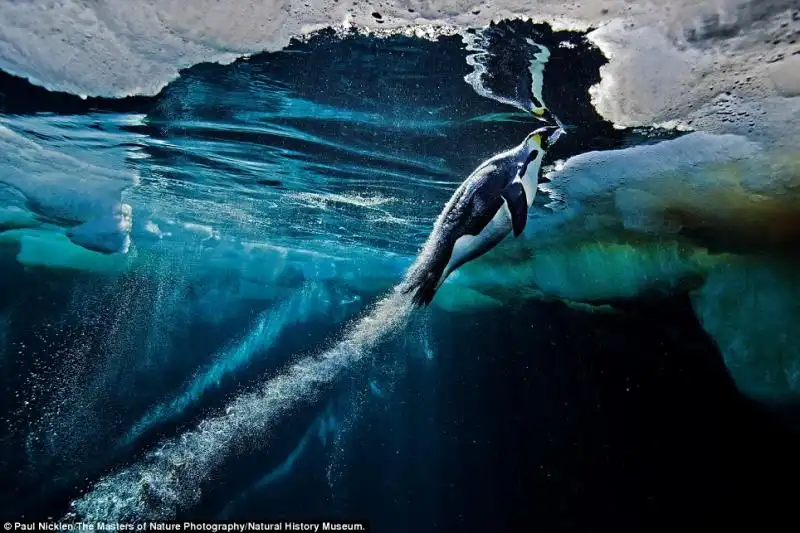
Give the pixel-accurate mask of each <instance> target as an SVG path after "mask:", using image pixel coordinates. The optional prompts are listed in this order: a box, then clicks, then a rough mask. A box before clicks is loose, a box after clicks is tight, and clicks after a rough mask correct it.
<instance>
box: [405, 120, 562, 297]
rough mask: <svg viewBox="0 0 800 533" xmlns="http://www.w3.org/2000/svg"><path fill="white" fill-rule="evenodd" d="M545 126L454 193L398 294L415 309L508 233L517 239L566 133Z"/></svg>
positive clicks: (492, 160)
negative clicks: (544, 167)
mask: <svg viewBox="0 0 800 533" xmlns="http://www.w3.org/2000/svg"><path fill="white" fill-rule="evenodd" d="M563 131H564V130H563V129H562V128H561V126H545V127H543V128H539V129H537V130H536V131H534V132H533V133H530V134H529V135H528V136H527V137H526V138H525V140H524V141H523V142H522V144H520V145H519V146H516V147H514V148H512V149H510V150H508V151H506V152H502V153H500V154H497V155H495V156H493V157H492V158H490V159H488V160H486V161H484V162H483V163H481V165H480V166H479V167H478V168H476V169H475V170H474V171H473V172H472V174H470V176H469V177H468V178H467V179H466V180H465V181H464V183H462V184H461V186H460V187H459V188H458V189H457V190H456V192H455V193H454V194H453V196H452V197H451V198H450V201H448V202H447V205H446V206H445V207H444V210H442V212H441V214H440V215H439V218H438V219H437V220H436V223H435V224H434V227H433V231H432V232H431V234H430V236H429V237H428V240H427V242H426V243H425V246H424V247H423V248H422V251H421V252H420V254H419V257H418V258H417V260H416V262H415V263H414V264H413V265H412V266H411V268H410V269H409V271H408V274H407V275H406V277H405V279H404V281H403V283H401V285H400V286H399V291H400V292H402V293H403V294H409V293H412V292H413V296H412V300H413V302H414V304H415V305H417V306H423V305H428V304H429V303H430V302H431V300H433V296H434V294H436V291H437V290H438V289H439V287H440V286H441V285H442V283H444V281H445V280H446V279H447V277H448V276H449V275H450V274H451V273H452V272H453V271H454V270H456V269H457V268H459V267H460V266H462V265H463V264H464V263H467V262H469V261H472V260H473V259H476V258H477V257H480V256H481V255H483V254H485V253H486V252H488V251H489V250H491V249H492V248H494V247H495V246H496V245H497V244H499V243H500V241H502V240H503V239H504V238H505V237H506V235H508V233H509V232H513V233H514V237H519V236H520V235H521V234H522V231H523V230H524V229H525V223H526V221H527V219H528V208H529V207H530V206H531V204H533V199H534V197H535V196H536V188H537V186H538V180H539V170H540V167H541V164H542V158H543V157H544V154H545V152H546V151H547V150H548V148H549V147H550V146H552V145H553V144H554V143H555V142H556V140H557V139H558V137H559V136H560V135H561V134H562V133H563Z"/></svg>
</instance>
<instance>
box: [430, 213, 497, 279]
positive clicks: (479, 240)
mask: <svg viewBox="0 0 800 533" xmlns="http://www.w3.org/2000/svg"><path fill="white" fill-rule="evenodd" d="M510 232H511V212H510V211H509V209H508V206H507V205H506V203H505V202H503V205H502V207H501V208H500V209H498V210H497V213H496V214H495V215H494V218H492V220H491V221H490V222H489V223H488V224H487V225H486V227H485V228H483V231H481V232H480V233H479V234H478V235H462V236H461V237H459V238H458V239H456V242H455V245H454V246H453V252H452V254H451V255H450V261H448V262H447V267H445V269H444V273H443V274H442V277H441V278H440V279H439V285H441V284H442V283H444V281H445V280H446V279H447V277H448V276H449V275H450V274H451V273H452V272H453V271H454V270H456V269H457V268H458V267H460V266H461V265H463V264H464V263H468V262H469V261H472V260H473V259H476V258H478V257H480V256H481V255H483V254H485V253H486V252H488V251H489V250H491V249H492V248H494V247H495V246H497V245H498V244H499V243H500V241H502V240H503V239H504V238H505V237H506V235H508V234H509V233H510Z"/></svg>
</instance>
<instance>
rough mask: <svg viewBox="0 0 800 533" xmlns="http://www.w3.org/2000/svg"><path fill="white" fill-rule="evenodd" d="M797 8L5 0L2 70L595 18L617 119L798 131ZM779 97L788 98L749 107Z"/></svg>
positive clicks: (408, 0)
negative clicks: (347, 29)
mask: <svg viewBox="0 0 800 533" xmlns="http://www.w3.org/2000/svg"><path fill="white" fill-rule="evenodd" d="M797 10H798V6H797V2H796V0H761V1H758V0H714V1H707V2H696V1H694V0H678V1H675V2H667V1H658V2H657V1H651V2H638V1H637V2H626V1H624V0H595V1H584V2H571V1H568V2H562V1H557V0H544V1H542V2H537V3H536V4H535V5H534V4H531V3H530V2H527V1H523V0H494V1H487V2H480V1H472V0H441V1H438V2H434V1H428V0H425V1H421V0H399V1H398V0H394V1H392V0H390V1H387V2H356V1H355V0H340V1H336V0H309V1H308V2H304V3H300V2H294V1H291V0H231V1H228V2H218V1H217V0H193V1H192V2H186V1H184V0H153V1H151V2H146V3H145V2H130V1H129V0H108V1H106V2H102V3H97V4H95V3H87V2H83V1H79V0H63V1H60V2H49V1H45V0H34V1H31V2H16V1H13V2H3V3H0V20H1V21H2V24H0V68H2V69H3V70H6V71H8V72H12V73H14V74H17V75H21V76H24V77H26V78H28V79H30V80H31V81H33V82H34V83H36V84H39V85H43V86H45V87H47V88H50V89H54V90H62V91H68V92H72V93H75V94H80V95H105V96H124V95H131V94H155V93H157V92H158V91H159V90H160V89H161V88H162V87H164V85H165V84H167V83H168V82H169V81H171V80H172V79H174V78H175V77H176V76H177V75H178V72H179V70H180V69H182V68H186V67H189V66H191V65H194V64H196V63H199V62H202V61H217V62H229V61H232V60H233V59H235V58H236V57H238V56H241V55H246V54H250V53H255V52H260V51H270V50H277V49H280V48H282V47H284V46H286V45H287V44H288V42H289V40H290V39H291V38H292V37H293V36H297V35H303V34H305V33H307V32H309V31H311V30H314V29H319V28H321V27H324V26H331V25H333V26H342V25H343V24H347V25H351V26H359V27H362V28H365V29H373V30H379V31H387V30H397V29H401V28H408V27H409V26H417V27H418V30H417V33H418V34H425V35H428V36H435V35H436V34H437V32H441V31H448V32H452V31H453V28H465V27H476V26H483V25H486V24H487V23H489V22H490V21H491V20H500V19H502V18H508V17H528V18H531V19H533V20H535V21H548V22H551V23H553V24H554V26H555V27H556V28H575V29H590V28H594V29H596V30H595V31H593V32H592V33H591V34H590V35H589V37H590V39H591V40H592V41H593V42H595V43H596V44H597V45H598V46H600V48H601V49H602V50H603V51H604V53H605V54H606V55H608V56H609V57H610V63H609V64H608V65H606V66H604V67H603V69H602V81H601V83H600V84H599V85H598V86H597V87H596V88H595V89H594V90H593V100H594V102H595V105H596V107H597V109H598V110H599V112H600V113H601V114H602V115H603V116H605V117H606V118H608V119H610V120H612V121H613V122H615V123H618V124H620V125H634V124H652V123H663V122H667V121H681V122H683V123H690V122H691V124H692V125H694V126H697V127H698V128H702V129H707V130H709V131H715V132H728V131H732V130H739V131H738V132H740V133H741V131H740V130H741V129H742V127H743V125H744V127H746V128H751V127H755V128H760V131H759V132H760V133H761V134H770V135H773V136H774V138H775V139H781V138H784V135H774V134H775V132H774V130H773V129H769V128H763V127H761V125H762V124H763V122H764V121H765V120H767V121H769V120H770V119H775V120H776V121H777V122H779V123H781V125H782V126H785V127H787V128H789V129H790V130H791V131H794V124H795V123H796V121H786V120H781V119H782V118H784V117H785V116H786V115H787V113H788V114H789V115H792V114H794V116H796V113H798V109H800V108H799V107H798V100H797V99H796V98H795V96H796V95H797V94H798V91H799V90H800V74H798V72H800V71H799V70H798V69H797V56H796V55H793V54H797V52H798V50H800V45H798V44H797V43H796V39H797V35H798V31H800V22H798V18H799V17H798V16H797ZM373 12H378V13H380V15H381V19H380V20H381V21H382V23H378V22H377V20H376V18H374V17H373V16H372V13H373ZM432 26H433V27H434V28H432ZM435 26H444V27H446V28H448V29H447V30H442V29H441V28H440V29H435ZM725 93H730V95H731V96H733V97H735V98H740V99H741V100H742V103H743V105H740V106H737V107H736V111H737V112H736V113H731V112H730V109H725V108H724V106H723V107H722V108H721V107H720V106H719V105H718V103H717V100H716V99H717V97H718V96H719V95H725ZM771 98H778V99H779V101H780V103H781V105H779V106H768V107H769V109H767V110H766V111H765V113H766V114H760V112H759V113H756V114H752V113H751V112H749V111H748V110H749V109H750V108H752V107H753V105H754V103H756V102H762V101H765V100H768V99H771ZM742 109H745V111H746V112H745V113H744V116H742V115H740V114H739V113H738V111H740V110H742ZM751 123H752V125H751Z"/></svg>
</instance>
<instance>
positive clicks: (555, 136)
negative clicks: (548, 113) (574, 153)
mask: <svg viewBox="0 0 800 533" xmlns="http://www.w3.org/2000/svg"><path fill="white" fill-rule="evenodd" d="M566 133H567V132H566V130H565V129H564V127H563V126H559V127H558V128H556V130H555V131H554V132H553V133H551V134H550V137H549V138H548V139H547V144H548V146H553V145H554V144H555V143H556V141H557V140H558V139H559V137H561V136H562V135H565V134H566Z"/></svg>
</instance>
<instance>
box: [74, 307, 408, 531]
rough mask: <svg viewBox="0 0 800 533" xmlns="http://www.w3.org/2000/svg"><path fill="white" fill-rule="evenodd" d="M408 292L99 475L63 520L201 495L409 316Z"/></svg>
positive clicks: (147, 516)
mask: <svg viewBox="0 0 800 533" xmlns="http://www.w3.org/2000/svg"><path fill="white" fill-rule="evenodd" d="M412 309H413V307H412V304H411V301H410V299H408V298H406V297H404V296H402V295H400V294H398V293H395V292H392V293H390V294H389V295H388V296H386V297H384V298H383V299H381V300H380V301H379V302H378V303H377V304H375V305H374V307H373V308H372V309H371V310H369V311H368V312H367V313H366V314H364V315H362V317H361V318H359V319H356V320H355V321H353V322H351V324H350V325H349V326H348V327H347V328H346V329H345V331H344V332H343V334H342V335H341V338H340V340H339V341H338V342H336V344H334V345H333V346H332V347H331V348H329V349H328V350H325V351H323V352H322V353H321V354H318V355H316V356H307V357H304V358H303V359H301V360H300V361H299V362H297V363H295V364H294V365H292V366H291V367H289V368H288V369H287V370H286V371H284V372H282V373H281V374H279V375H277V376H276V377H274V378H272V379H271V380H269V381H267V382H266V383H265V384H264V385H263V386H262V387H261V388H260V389H259V390H256V391H255V392H250V393H246V394H242V395H241V396H239V397H238V398H236V399H235V400H234V401H233V402H231V403H230V404H229V405H228V407H227V408H226V409H225V411H224V413H222V414H220V415H217V416H214V417H211V418H208V419H206V420H204V421H202V422H201V423H200V424H198V426H197V427H196V428H195V429H193V430H191V431H188V432H186V433H184V434H182V435H181V436H179V437H177V438H173V439H169V440H167V441H165V442H164V443H162V444H161V445H160V446H159V447H157V448H156V449H154V450H152V451H150V452H148V453H147V454H146V455H145V456H144V457H143V458H142V459H141V460H140V461H139V462H137V463H135V464H133V465H131V466H128V467H126V468H123V469H121V470H118V471H117V472H115V473H112V474H110V475H108V476H107V477H105V478H102V479H101V480H100V481H98V482H97V483H96V484H95V485H94V486H93V487H92V488H91V489H90V490H89V492H88V493H87V494H86V495H84V496H82V497H81V498H78V499H76V500H75V501H73V502H72V511H70V513H68V515H67V516H66V517H65V520H81V521H91V520H95V521H97V520H101V521H106V522H108V521H117V522H123V521H141V520H169V519H172V518H175V516H176V515H177V514H178V513H179V512H180V511H185V510H187V509H189V508H190V507H191V506H192V505H193V504H195V503H197V502H198V501H199V499H200V495H201V485H202V483H203V482H204V481H205V480H207V479H208V478H209V475H210V474H212V472H214V470H215V469H217V468H218V467H220V466H221V465H222V464H223V463H224V462H225V460H226V459H227V458H228V457H230V456H231V455H233V454H234V453H235V452H236V451H238V450H244V449H247V448H248V447H255V445H256V444H258V441H259V439H264V438H265V437H266V436H267V434H268V432H269V430H270V429H271V428H272V427H273V425H274V424H275V423H276V422H278V421H279V420H280V419H281V418H282V417H283V416H285V415H287V414H289V413H291V412H292V411H293V410H294V409H295V408H296V407H297V406H298V405H300V404H301V403H303V402H309V401H314V400H315V399H316V398H317V397H318V396H319V395H320V394H321V393H322V392H323V391H324V390H325V389H326V387H327V386H329V385H330V384H332V383H333V381H334V380H335V379H336V378H337V377H339V375H340V374H341V373H342V371H343V370H345V369H350V368H352V367H353V366H354V365H355V364H356V363H358V362H360V361H361V360H362V359H363V358H364V356H366V355H367V354H369V353H370V352H371V351H372V350H373V349H374V348H375V347H376V346H377V345H378V344H379V343H380V342H382V341H384V340H388V338H389V337H390V336H392V335H393V334H395V333H397V332H398V331H399V330H400V329H401V328H402V327H403V326H404V325H405V324H406V323H407V322H408V318H409V316H410V314H411V311H412Z"/></svg>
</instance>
